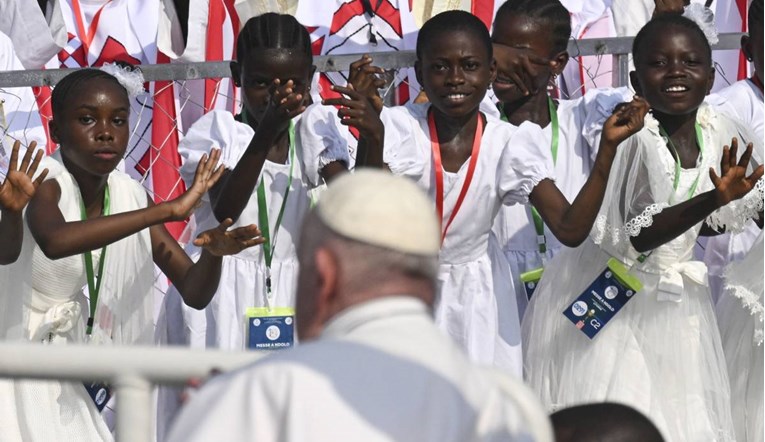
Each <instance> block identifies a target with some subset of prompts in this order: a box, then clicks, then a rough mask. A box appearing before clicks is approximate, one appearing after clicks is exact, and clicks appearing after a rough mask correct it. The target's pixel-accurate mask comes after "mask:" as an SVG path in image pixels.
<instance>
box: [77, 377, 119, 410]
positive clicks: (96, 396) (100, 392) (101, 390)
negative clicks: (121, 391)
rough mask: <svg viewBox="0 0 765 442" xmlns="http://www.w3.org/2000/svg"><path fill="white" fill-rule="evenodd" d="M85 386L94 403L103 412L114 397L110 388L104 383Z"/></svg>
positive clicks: (86, 383) (90, 383) (87, 383)
mask: <svg viewBox="0 0 765 442" xmlns="http://www.w3.org/2000/svg"><path fill="white" fill-rule="evenodd" d="M83 385H84V386H85V390H87V392H88V395H89V396H90V398H91V399H92V400H93V403H94V404H96V408H98V411H99V412H101V411H102V410H103V409H104V407H105V406H106V404H107V403H109V399H110V398H111V397H112V393H111V390H110V389H109V386H108V385H107V384H106V383H104V382H84V383H83Z"/></svg>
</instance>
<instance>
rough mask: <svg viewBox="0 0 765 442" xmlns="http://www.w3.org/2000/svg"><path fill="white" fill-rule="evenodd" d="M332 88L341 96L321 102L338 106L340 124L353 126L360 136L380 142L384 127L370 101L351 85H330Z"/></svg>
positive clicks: (378, 113)
mask: <svg viewBox="0 0 765 442" xmlns="http://www.w3.org/2000/svg"><path fill="white" fill-rule="evenodd" d="M332 90H333V91H336V92H339V93H341V94H342V95H343V96H342V97H339V98H328V99H326V100H322V104H324V105H329V106H339V109H338V111H337V116H338V117H340V123H341V124H343V125H345V126H353V127H355V128H356V129H358V130H359V133H360V134H361V136H363V137H366V138H368V139H374V140H377V141H379V142H380V143H382V137H383V131H384V127H383V124H382V121H381V120H380V112H379V111H378V110H377V109H376V108H375V107H374V105H373V104H372V102H371V101H370V100H368V99H367V97H365V96H364V95H362V94H361V93H359V92H358V91H356V90H355V89H354V88H353V86H351V85H349V86H348V87H342V86H332Z"/></svg>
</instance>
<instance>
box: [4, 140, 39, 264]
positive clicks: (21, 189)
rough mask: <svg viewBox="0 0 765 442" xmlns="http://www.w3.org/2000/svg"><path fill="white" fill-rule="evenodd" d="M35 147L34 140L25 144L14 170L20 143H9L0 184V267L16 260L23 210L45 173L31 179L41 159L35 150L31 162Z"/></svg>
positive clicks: (22, 238)
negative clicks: (11, 147) (21, 156)
mask: <svg viewBox="0 0 765 442" xmlns="http://www.w3.org/2000/svg"><path fill="white" fill-rule="evenodd" d="M36 146H37V143H35V142H34V141H33V142H32V143H31V144H30V145H29V149H27V152H26V154H25V155H24V158H22V160H21V166H20V167H19V168H16V165H17V164H18V158H19V148H20V147H21V143H20V142H19V141H18V140H17V141H16V142H15V143H13V149H12V150H11V158H10V163H9V165H8V173H7V174H6V177H5V181H3V183H2V184H0V244H1V245H2V247H0V265H6V264H12V263H14V262H16V260H17V259H18V258H19V254H20V253H21V244H22V242H23V240H24V225H23V224H22V223H23V221H22V214H23V210H24V207H26V205H27V203H28V202H29V200H30V199H32V196H33V195H34V194H35V192H36V191H37V188H38V187H40V184H41V183H42V182H43V180H44V179H45V176H46V175H47V174H48V169H45V170H43V171H42V173H40V176H38V177H37V179H34V175H35V173H36V172H37V167H38V166H39V165H40V160H42V157H43V153H42V151H38V152H37V154H36V155H35V157H34V160H33V159H32V152H34V151H35V147H36ZM30 163H31V164H30Z"/></svg>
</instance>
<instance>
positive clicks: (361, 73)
mask: <svg viewBox="0 0 765 442" xmlns="http://www.w3.org/2000/svg"><path fill="white" fill-rule="evenodd" d="M384 73H385V71H384V70H383V68H381V67H377V66H374V65H372V57H370V56H369V55H368V54H364V55H363V56H362V57H361V58H360V59H358V60H356V61H354V62H353V63H351V67H350V69H349V71H348V86H349V87H350V88H352V89H353V90H355V91H357V92H359V93H360V94H361V95H362V96H364V97H366V98H367V100H369V102H370V103H371V104H372V108H373V109H374V110H375V111H376V112H377V113H378V114H379V113H380V112H381V111H382V108H383V100H382V98H381V97H380V93H379V92H378V91H379V89H380V88H382V87H385V80H384V79H383V78H381V77H380V75H382V74H384Z"/></svg>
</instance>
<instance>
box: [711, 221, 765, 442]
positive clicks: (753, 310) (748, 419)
mask: <svg viewBox="0 0 765 442" xmlns="http://www.w3.org/2000/svg"><path fill="white" fill-rule="evenodd" d="M762 238H763V236H762V233H760V235H759V237H758V238H757V240H756V241H755V243H754V246H753V247H752V249H751V250H750V251H749V253H748V254H747V255H746V257H744V258H743V259H742V260H740V261H736V262H734V263H732V264H730V265H729V266H728V268H727V271H726V274H725V292H724V293H723V295H722V298H721V299H720V301H719V303H718V304H717V318H718V322H719V324H720V334H721V336H722V346H723V351H724V352H725V360H726V361H727V363H728V376H729V377H730V388H731V398H732V400H731V402H732V405H733V424H734V426H735V428H736V437H737V438H738V440H739V441H750V442H758V441H759V442H762V440H763V424H762V413H763V389H765V386H763V358H765V354H763V346H762V341H763V331H762V330H763V328H762V316H763V306H762V305H763V304H762V300H763V278H762V266H763V239H762Z"/></svg>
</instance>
